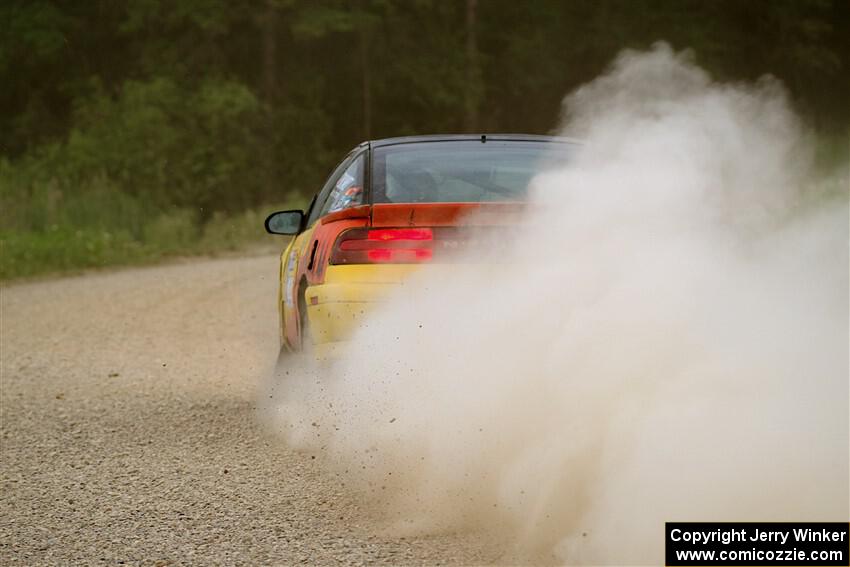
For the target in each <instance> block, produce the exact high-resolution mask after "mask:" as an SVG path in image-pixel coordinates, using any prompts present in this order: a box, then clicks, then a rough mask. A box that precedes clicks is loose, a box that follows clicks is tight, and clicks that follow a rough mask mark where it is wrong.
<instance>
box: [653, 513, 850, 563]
mask: <svg viewBox="0 0 850 567" xmlns="http://www.w3.org/2000/svg"><path fill="white" fill-rule="evenodd" d="M664 541H665V563H666V565H668V566H670V567H674V566H693V567H696V566H699V565H739V566H747V565H760V566H770V565H788V566H791V565H811V566H824V567H829V566H848V565H850V524H846V523H840V522H787V523H759V522H667V524H666V528H665V534H664Z"/></svg>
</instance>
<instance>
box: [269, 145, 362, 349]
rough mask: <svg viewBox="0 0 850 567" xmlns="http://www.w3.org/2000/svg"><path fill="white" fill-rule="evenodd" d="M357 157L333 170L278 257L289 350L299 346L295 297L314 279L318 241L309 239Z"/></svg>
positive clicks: (298, 315) (350, 158) (284, 325)
mask: <svg viewBox="0 0 850 567" xmlns="http://www.w3.org/2000/svg"><path fill="white" fill-rule="evenodd" d="M357 155H358V154H357V152H356V151H354V152H351V153H350V154H349V155H348V156H346V158H345V159H344V160H342V162H341V163H340V164H339V165H338V166H337V168H336V169H335V170H334V171H333V173H332V174H331V176H330V177H329V178H328V180H327V181H326V182H325V185H324V186H323V187H322V190H321V191H319V193H318V194H317V195H316V197H315V198H314V199H313V201H312V203H311V206H310V208H309V209H308V210H307V218H306V220H305V222H304V227H305V228H304V230H303V231H302V232H301V233H299V234H298V235H297V236H296V237H295V238H294V239H293V240H292V242H291V243H290V245H289V246H288V247H287V249H286V250H285V251H284V253H283V255H282V256H281V287H280V295H281V321H282V327H283V337H284V340H285V341H286V342H287V343H288V344H289V345H290V346H291V347H293V348H296V349H297V348H300V346H301V341H300V337H299V329H298V327H299V321H300V313H299V309H300V307H299V297H298V295H299V292H300V291H302V288H303V286H304V285H307V284H309V283H310V281H311V280H314V273H315V270H314V268H315V260H316V253H317V250H318V241H317V240H316V239H314V238H313V235H314V232H315V231H316V226H317V225H318V221H319V219H320V217H321V215H322V214H324V213H325V212H326V210H327V207H326V204H327V201H328V199H329V198H330V196H331V193H332V191H333V190H334V188H335V186H336V183H337V181H338V180H339V179H340V178H341V177H342V176H343V174H344V173H345V171H346V170H347V169H348V167H349V165H350V164H351V162H352V161H353V160H354V159H355V157H356V156H357Z"/></svg>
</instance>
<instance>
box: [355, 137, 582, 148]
mask: <svg viewBox="0 0 850 567" xmlns="http://www.w3.org/2000/svg"><path fill="white" fill-rule="evenodd" d="M461 141H470V142H471V141H480V142H482V143H486V142H489V141H493V142H555V143H562V144H563V143H567V144H578V143H579V142H578V140H573V139H571V138H566V137H563V136H541V135H539V134H430V135H425V136H403V137H399V138H382V139H380V140H372V141H370V142H364V144H361V145H366V144H368V145H370V146H371V147H373V148H380V147H384V146H395V145H398V144H415V143H422V142H461Z"/></svg>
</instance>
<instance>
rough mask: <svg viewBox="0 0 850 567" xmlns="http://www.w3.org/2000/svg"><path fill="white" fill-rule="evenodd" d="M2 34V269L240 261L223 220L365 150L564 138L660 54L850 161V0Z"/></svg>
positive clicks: (504, 5)
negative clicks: (205, 254) (410, 138)
mask: <svg viewBox="0 0 850 567" xmlns="http://www.w3.org/2000/svg"><path fill="white" fill-rule="evenodd" d="M0 21H3V22H4V24H5V25H4V31H3V33H2V34H0V84H2V85H3V89H0V108H3V109H4V112H2V113H0V234H2V239H3V259H2V265H3V272H2V274H3V275H4V277H7V276H8V275H10V274H31V273H38V272H41V271H43V270H57V269H62V268H69V267H79V266H95V265H105V264H110V263H116V262H118V263H126V262H129V261H141V260H144V259H148V258H150V257H152V256H157V255H159V254H172V253H177V252H179V251H181V250H184V251H185V250H195V251H198V250H204V249H206V248H204V246H209V247H210V249H216V248H220V247H222V246H223V247H227V246H229V242H231V241H241V240H242V239H243V238H245V237H246V235H245V234H242V233H241V232H239V230H241V229H239V230H237V229H236V228H233V229H232V230H231V228H228V227H229V226H230V225H227V224H226V222H225V221H224V220H222V219H233V218H241V217H240V215H242V214H243V212H244V211H251V210H258V208H259V207H260V206H261V205H262V204H263V203H273V202H282V201H286V200H288V199H299V198H300V199H304V198H305V197H308V196H309V195H311V194H312V193H313V192H314V191H315V189H316V188H317V187H318V186H320V184H321V182H322V181H323V178H324V177H325V176H326V175H327V173H328V171H329V169H330V167H331V166H332V165H333V163H334V162H335V161H336V160H338V159H339V157H340V156H341V155H343V154H344V152H346V151H347V150H348V149H350V148H351V147H352V146H353V145H354V144H356V143H358V142H360V141H362V140H363V139H364V138H367V137H371V138H379V137H385V136H396V135H405V134H416V133H433V132H452V131H461V130H463V129H464V128H468V129H480V130H481V131H490V132H493V131H520V132H529V133H545V132H549V131H551V130H552V129H553V128H554V127H555V126H557V122H558V117H559V113H560V109H561V99H562V97H563V96H564V94H566V93H567V92H569V91H570V90H572V89H573V88H575V87H576V86H578V85H580V84H581V83H583V82H585V81H588V80H590V79H592V78H593V77H594V76H596V75H598V74H599V73H600V72H602V71H604V69H605V68H606V65H607V64H608V63H609V62H610V60H611V59H612V57H614V56H615V55H616V53H617V52H618V51H619V50H621V49H623V48H626V47H631V48H646V47H648V46H649V45H651V44H652V43H654V42H656V41H658V40H666V41H668V42H670V43H671V44H672V45H673V47H674V48H676V49H684V48H691V49H693V51H694V53H695V57H696V59H697V61H698V62H699V63H700V64H701V65H703V66H705V67H706V68H707V69H708V70H709V71H710V72H711V73H713V74H714V75H715V76H716V77H718V78H719V79H722V80H753V79H756V78H758V77H759V76H761V75H763V74H772V75H775V76H777V77H778V78H779V79H780V80H782V81H783V82H784V83H785V84H786V85H787V86H788V88H789V90H790V92H791V94H792V96H793V98H794V100H795V102H796V103H797V105H798V108H799V109H800V111H801V112H803V113H804V114H805V116H806V117H807V119H808V120H809V121H810V122H811V123H812V124H814V125H815V127H816V128H817V129H818V130H819V133H820V134H822V137H823V139H825V140H827V142H824V144H823V145H822V148H821V150H820V151H819V158H818V159H819V163H821V164H827V165H828V164H831V163H833V162H836V161H841V160H845V161H846V156H847V151H846V150H845V149H843V148H846V140H847V132H848V126H850V105H847V104H846V102H845V101H846V100H850V74H848V73H847V69H848V65H850V2H847V1H846V0H750V1H748V2H740V1H738V0H716V1H712V2H705V1H704V0H570V1H562V0H535V1H534V2H516V0H478V1H477V2H474V3H472V2H471V0H459V1H455V2H446V1H443V0H358V1H356V2H352V1H347V0H231V1H224V0H185V1H181V2H177V3H175V2H170V1H167V0H138V1H134V2H60V1H59V0H8V1H6V2H3V3H2V4H0ZM471 40H473V41H471ZM832 140H835V141H834V142H833V141H832ZM260 220H261V219H260ZM221 223H225V224H221ZM232 226H233V227H239V226H242V225H240V224H239V223H237V224H235V225H232ZM246 226H247V225H246ZM255 228H256V230H257V231H259V230H260V224H259V222H258V223H257V224H256V227H255ZM252 230H253V229H252ZM223 234H224V235H229V236H221V235H223ZM252 234H254V233H253V232H252ZM105 235H109V236H108V237H107V236H105ZM201 242H207V243H208V244H207V245H201V244H199V243H201ZM27 246H31V248H27ZM39 263H41V264H42V265H41V267H39ZM10 266H18V267H16V268H10ZM21 266H29V267H25V268H22V267H21Z"/></svg>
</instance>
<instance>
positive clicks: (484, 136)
mask: <svg viewBox="0 0 850 567" xmlns="http://www.w3.org/2000/svg"><path fill="white" fill-rule="evenodd" d="M481 143H482V144H485V143H487V134H481Z"/></svg>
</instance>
